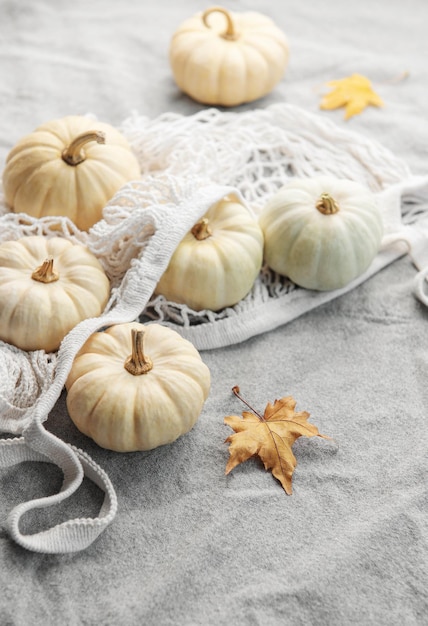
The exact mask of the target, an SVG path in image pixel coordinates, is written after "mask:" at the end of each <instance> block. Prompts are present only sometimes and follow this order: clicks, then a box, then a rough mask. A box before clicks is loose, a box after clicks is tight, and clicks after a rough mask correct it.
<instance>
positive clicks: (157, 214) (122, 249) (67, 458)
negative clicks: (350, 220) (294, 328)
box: [0, 104, 428, 552]
mask: <svg viewBox="0 0 428 626" xmlns="http://www.w3.org/2000/svg"><path fill="white" fill-rule="evenodd" d="M120 130H121V131H122V133H123V134H124V135H125V136H126V137H127V139H128V140H129V142H130V144H131V146H132V148H133V150H134V152H135V154H136V155H137V157H138V160H139V162H140V165H141V171H142V176H141V178H140V179H139V180H136V181H133V182H131V183H128V184H127V185H125V186H124V187H123V188H122V189H120V190H119V191H118V193H117V194H116V195H115V196H114V198H112V200H111V201H110V202H109V203H108V205H107V206H106V207H105V209H104V215H103V219H102V220H101V221H100V222H98V223H97V224H95V225H94V226H93V227H92V229H91V230H90V231H89V232H88V233H84V232H81V231H79V230H78V229H77V228H76V227H75V226H74V225H73V224H72V223H71V222H70V221H69V220H67V219H65V218H63V219H61V225H60V229H59V230H58V227H57V226H54V224H55V225H57V224H58V218H55V219H53V218H42V219H39V220H37V219H33V218H31V217H28V216H25V215H22V214H14V213H11V212H10V211H9V210H8V209H7V207H6V205H5V203H4V200H2V199H0V224H1V229H0V240H1V241H6V240H14V239H18V238H20V237H22V236H28V235H35V234H38V235H45V236H47V237H58V236H59V237H65V238H68V239H70V240H73V241H75V242H79V243H83V244H85V245H87V246H88V248H89V249H90V250H91V251H92V252H93V253H94V254H95V255H96V256H97V257H98V259H99V260H100V262H101V263H102V265H103V267H104V269H105V271H106V273H107V275H108V277H109V279H110V282H111V297H110V300H109V302H108V304H107V306H106V309H105V311H104V312H103V314H102V315H101V316H100V317H98V318H92V319H89V320H85V321H83V322H81V323H80V324H79V325H78V326H76V327H75V328H74V329H73V330H72V331H71V332H70V333H69V334H68V335H67V336H66V337H65V339H64V340H63V342H62V344H61V347H60V349H59V351H58V353H55V354H46V353H44V352H43V351H39V352H37V353H24V352H22V351H20V350H18V349H16V348H13V347H12V346H9V345H7V344H2V343H0V376H1V380H0V429H1V430H2V431H3V432H7V433H10V434H14V435H21V436H20V437H16V438H7V439H3V440H2V441H0V464H1V465H3V466H6V465H10V464H14V463H18V462H20V461H22V460H28V459H34V460H44V461H50V462H53V463H56V464H57V465H58V466H59V467H61V468H62V470H63V472H64V477H65V478H64V485H63V488H62V489H61V492H60V493H58V494H55V495H54V496H50V497H48V498H42V499H40V500H38V501H33V502H29V503H24V504H22V505H20V506H18V507H16V508H15V509H14V510H13V511H12V512H11V514H10V515H9V521H8V526H9V530H10V533H11V536H12V537H13V539H15V540H16V541H17V542H18V543H20V544H21V545H23V546H24V547H26V548H28V549H31V550H37V551H42V552H70V551H75V550H81V549H83V548H84V547H86V546H87V545H89V544H90V543H91V542H92V541H93V540H94V539H95V538H96V537H97V536H98V535H99V533H100V532H101V531H102V530H103V529H104V528H105V527H106V526H107V525H108V524H109V523H110V522H111V521H112V519H113V518H114V515H115V513H116V507H117V503H116V497H115V494H114V490H113V487H112V485H111V484H110V481H109V479H108V476H107V475H106V474H105V472H103V470H102V469H101V468H99V467H98V466H97V465H96V464H95V463H94V462H93V461H92V460H91V459H90V458H89V457H88V456H87V455H86V454H85V453H84V452H82V451H81V450H76V449H75V448H72V447H71V446H69V445H68V444H66V443H64V442H62V441H61V440H59V439H58V438H57V437H54V436H53V435H52V434H50V433H49V432H47V431H46V430H45V429H44V427H43V422H44V421H45V420H46V418H47V416H48V414H49V412H50V410H51V409H52V408H53V406H54V404H55V402H56V400H57V399H58V397H59V395H60V394H61V391H62V389H63V386H64V383H65V380H66V378H67V375H68V373H69V371H70V368H71V365H72V362H73V359H74V356H75V354H76V353H77V351H78V350H79V349H80V347H81V346H82V345H83V343H84V342H85V340H86V339H87V338H88V337H89V335H90V334H91V333H93V332H95V331H96V330H99V329H101V328H103V327H105V326H107V325H111V324H115V323H124V322H129V321H133V320H135V319H140V320H141V321H144V322H149V323H150V322H151V321H157V322H160V323H162V324H165V325H168V326H170V327H172V328H174V329H175V330H177V331H178V332H179V333H181V334H182V335H183V336H184V337H186V338H187V339H189V340H190V341H192V342H193V343H194V345H195V346H196V347H197V348H198V349H200V350H203V349H210V348H217V347H221V346H226V345H230V344H232V343H236V342H240V341H244V340H245V339H247V338H249V337H251V336H253V335H255V334H258V333H262V332H266V331H268V330H270V329H273V328H275V327H277V326H279V325H280V324H283V323H286V322H287V321H290V320H291V319H293V318H295V317H297V316H298V315H301V314H302V313H304V312H305V311H308V310H309V309H311V308H313V307H315V306H318V305H319V304H321V303H323V302H326V301H327V300H329V299H332V298H334V297H337V296H338V295H339V294H341V293H344V292H345V291H347V290H349V289H352V288H353V287H354V286H355V285H357V284H358V283H360V282H362V281H363V280H366V279H367V278H368V277H369V276H370V275H372V274H373V273H374V272H376V271H378V270H379V269H381V268H382V267H384V266H385V265H386V264H387V263H390V262H391V261H393V260H394V259H396V258H398V257H399V256H401V255H402V254H403V253H404V252H405V251H406V250H410V251H411V254H412V256H413V260H414V261H415V264H416V265H417V266H418V268H419V270H421V271H420V272H419V275H418V279H417V282H416V283H415V284H416V288H415V289H416V293H417V295H418V296H419V297H420V298H421V300H423V301H424V302H425V303H427V300H428V297H427V296H426V290H425V284H426V281H425V276H426V273H427V269H426V268H427V267H428V257H427V250H428V245H427V242H428V235H427V233H428V227H427V224H428V205H427V197H428V179H426V178H417V177H413V176H412V175H411V172H410V171H409V169H408V167H407V166H406V164H405V163H403V162H402V161H401V160H400V159H398V158H396V157H395V156H394V155H393V154H392V153H391V152H389V151H388V150H386V149H385V148H383V147H382V146H381V145H379V144H377V143H375V142H373V141H371V140H370V139H368V138H366V137H364V136H361V135H357V134H355V133H351V132H349V131H348V130H345V129H343V128H340V127H338V126H336V125H334V124H332V123H331V122H329V121H328V120H326V119H325V118H322V117H320V116H316V115H313V114H309V113H307V112H305V111H303V110H301V109H299V108H296V107H293V106H291V105H285V104H279V105H274V106H271V107H269V108H267V109H264V110H254V111H248V112H244V113H233V112H227V113H222V112H220V111H218V110H216V109H206V110H203V111H201V112H200V113H197V114H196V115H193V116H188V117H186V116H181V115H176V114H171V113H168V114H165V115H162V116H160V117H159V118H157V119H154V120H150V119H148V118H147V117H143V116H139V115H137V114H134V115H132V116H131V117H129V119H127V120H125V121H124V122H123V124H122V126H121V128H120ZM321 174H322V175H331V176H335V177H337V178H347V179H350V180H354V181H356V182H359V183H362V184H364V185H366V186H368V187H369V188H370V189H371V190H372V191H373V192H374V193H375V194H376V195H377V197H378V203H379V206H380V208H381V211H382V215H383V220H384V228H385V238H384V242H383V246H382V249H381V250H380V252H379V254H378V255H377V257H376V258H375V260H374V261H373V263H372V265H371V266H370V268H369V269H368V270H367V271H366V272H365V274H364V275H362V276H360V277H359V278H358V279H356V280H355V281H353V282H352V283H351V284H350V285H347V286H346V288H344V289H341V290H337V291H334V292H313V291H309V290H305V289H302V288H299V287H297V286H296V285H295V284H293V283H292V282H291V281H290V280H288V279H287V278H284V277H281V276H279V275H277V274H276V273H275V272H273V271H272V270H270V269H269V268H267V267H264V268H263V269H262V271H261V272H260V275H259V276H258V278H257V280H256V281H255V283H254V286H253V288H252V290H251V292H250V293H249V294H248V295H247V296H246V297H245V298H244V299H243V300H241V301H240V302H239V303H238V304H237V305H236V306H234V307H229V308H226V309H224V310H222V311H219V312H214V311H208V310H205V311H198V312H196V311H193V310H191V309H190V308H189V307H187V306H185V305H179V304H177V303H174V302H168V301H167V300H166V299H165V298H164V297H163V296H155V295H153V294H154V289H155V287H156V284H157V282H158V280H159V278H160V276H161V275H162V273H163V272H164V271H165V269H166V267H167V265H168V262H169V259H170V258H171V255H172V254H173V252H174V250H175V248H176V247H177V245H178V243H179V242H180V241H181V239H182V238H183V237H184V235H185V234H186V233H187V232H188V231H189V230H190V228H191V227H192V226H193V224H194V223H195V222H196V221H198V219H199V218H200V217H201V216H202V215H203V214H204V213H205V212H206V211H207V210H208V208H209V207H210V206H211V205H212V204H214V203H215V202H218V201H219V200H221V199H222V198H223V197H224V196H226V195H227V194H231V193H233V194H236V195H237V196H238V197H240V198H241V200H242V202H243V203H244V204H245V205H246V206H247V208H248V210H249V211H251V212H252V213H253V214H254V215H256V216H257V215H258V214H259V213H260V211H261V210H262V208H263V206H264V204H265V202H266V201H267V199H268V198H269V197H270V196H271V195H272V194H273V193H275V192H276V191H277V189H278V188H279V187H281V186H282V185H283V184H285V183H286V182H287V180H288V179H290V178H291V177H303V178H304V177H312V176H316V175H321ZM403 241H404V242H405V243H404V247H403V243H402V242H403ZM400 242H401V243H400ZM85 474H86V475H87V476H89V477H90V478H91V479H92V480H93V481H94V482H96V483H97V484H98V485H99V486H100V487H101V488H102V489H103V490H104V492H105V500H104V504H103V506H102V508H101V510H100V514H99V516H98V517H96V518H89V519H83V520H82V519H79V520H69V521H68V522H65V523H64V524H60V525H58V526H55V527H54V528H51V529H49V530H47V531H44V532H43V533H36V534H34V535H22V534H21V532H20V529H19V522H20V518H21V516H22V515H23V514H24V513H25V512H26V511H28V510H29V509H31V508H35V507H45V506H51V505H53V504H56V503H57V502H59V501H60V500H64V499H65V498H67V497H68V496H69V495H71V494H72V493H73V492H74V491H75V490H76V489H77V488H78V486H79V485H80V482H81V480H82V478H83V476H84V475H85Z"/></svg>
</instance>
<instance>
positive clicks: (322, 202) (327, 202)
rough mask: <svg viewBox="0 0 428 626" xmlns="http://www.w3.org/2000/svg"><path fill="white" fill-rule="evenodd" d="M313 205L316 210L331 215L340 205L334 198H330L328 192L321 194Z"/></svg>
mask: <svg viewBox="0 0 428 626" xmlns="http://www.w3.org/2000/svg"><path fill="white" fill-rule="evenodd" d="M315 206H316V208H317V209H318V211H319V212H320V213H323V214H324V215H333V214H334V213H337V212H338V211H340V207H339V205H338V204H337V202H336V200H335V199H334V198H332V197H331V196H330V194H329V193H323V194H321V196H320V199H319V200H318V202H317V203H316V205H315Z"/></svg>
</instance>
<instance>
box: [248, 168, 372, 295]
mask: <svg viewBox="0 0 428 626" xmlns="http://www.w3.org/2000/svg"><path fill="white" fill-rule="evenodd" d="M260 225H261V227H262V230H263V233H264V238H265V261H266V263H267V265H269V267H271V268H272V269H273V270H275V271H276V272H278V273H279V274H282V275H284V276H288V277H289V278H290V279H291V280H292V281H293V282H295V283H296V284H297V285H300V286H301V287H306V288H307V289H316V290H320V291H326V290H330V289H338V288H340V287H344V286H345V285H347V284H348V283H350V282H351V281H352V280H353V279H354V278H356V277H358V276H360V275H361V274H362V273H363V272H364V271H365V270H366V269H367V268H368V267H369V265H370V264H371V262H372V261H373V259H374V257H375V256H376V254H377V253H378V251H379V247H380V243H381V239H382V234H383V222H382V216H381V214H380V211H379V209H378V207H377V204H376V198H375V196H374V194H373V193H372V192H371V191H370V190H369V189H367V188H366V187H364V186H363V185H360V184H358V183H356V182H353V181H349V180H343V179H336V178H332V177H315V178H312V179H293V180H291V181H290V182H289V183H288V184H286V185H285V186H284V187H282V188H281V189H280V190H279V191H278V192H277V193H276V194H275V195H274V196H273V197H272V198H271V199H270V200H269V201H268V203H267V205H266V206H265V207H264V210H263V211H262V214H261V216H260Z"/></svg>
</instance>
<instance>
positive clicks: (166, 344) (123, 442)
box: [66, 322, 210, 452]
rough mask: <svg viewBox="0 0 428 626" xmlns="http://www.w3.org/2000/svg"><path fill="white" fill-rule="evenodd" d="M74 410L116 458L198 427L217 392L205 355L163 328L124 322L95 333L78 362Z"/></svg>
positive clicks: (71, 396)
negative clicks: (117, 454)
mask: <svg viewBox="0 0 428 626" xmlns="http://www.w3.org/2000/svg"><path fill="white" fill-rule="evenodd" d="M66 389H67V392H68V393H67V399H66V402H67V408H68V412H69V414H70V417H71V419H72V421H73V422H74V424H75V425H76V426H77V428H78V429H79V430H80V431H81V432H82V433H83V434H85V435H87V436H88V437H91V438H92V439H93V440H94V441H95V442H96V443H97V444H98V445H99V446H101V447H103V448H107V449H109V450H115V451H116V452H131V451H136V450H151V449H152V448H156V447H158V446H161V445H164V444H167V443H171V442H173V441H175V440H176V439H177V438H178V437H179V436H180V435H184V434H185V433H187V432H188V431H189V430H190V429H191V428H192V427H193V426H194V424H195V423H196V421H197V419H198V417H199V415H200V413H201V410H202V407H203V404H204V402H205V400H206V399H207V397H208V394H209V389H210V372H209V369H208V367H207V366H206V365H205V364H204V363H203V361H202V359H201V357H200V355H199V352H198V351H197V350H196V348H195V347H194V346H193V344H191V343H190V342H189V341H187V340H186V339H183V338H182V337H181V336H180V335H179V334H178V333H177V332H175V331H174V330H171V329H170V328H167V327H164V326H161V325H160V324H149V325H147V326H145V325H143V324H139V323H137V322H133V323H129V324H117V325H115V326H111V327H110V328H108V329H107V330H106V331H105V332H99V333H95V334H94V335H91V337H89V339H88V340H87V341H86V343H85V344H84V345H83V347H82V348H81V349H80V351H79V352H78V354H77V355H76V358H75V360H74V363H73V366H72V368H71V371H70V373H69V376H68V379H67V382H66Z"/></svg>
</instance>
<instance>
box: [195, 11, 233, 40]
mask: <svg viewBox="0 0 428 626" xmlns="http://www.w3.org/2000/svg"><path fill="white" fill-rule="evenodd" d="M211 13H222V14H223V15H224V16H225V18H226V21H227V25H226V30H225V31H224V33H221V36H222V37H224V39H236V38H237V34H236V31H235V25H234V23H233V20H232V16H231V14H230V13H229V11H227V10H226V9H223V7H210V8H209V9H206V11H204V12H203V13H202V21H203V23H204V24H205V26H206V27H207V28H211V27H210V25H209V24H208V16H209V15H211Z"/></svg>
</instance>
